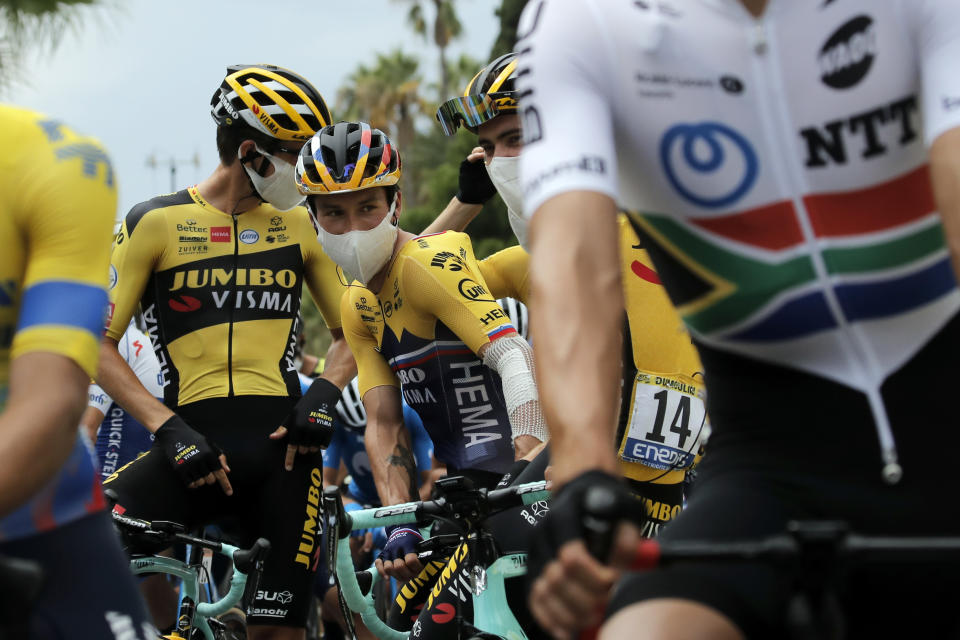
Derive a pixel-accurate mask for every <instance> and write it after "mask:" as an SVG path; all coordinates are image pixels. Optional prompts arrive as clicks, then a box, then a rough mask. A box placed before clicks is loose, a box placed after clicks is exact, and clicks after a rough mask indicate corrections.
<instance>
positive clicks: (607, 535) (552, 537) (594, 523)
mask: <svg viewBox="0 0 960 640" xmlns="http://www.w3.org/2000/svg"><path fill="white" fill-rule="evenodd" d="M644 517H645V514H644V511H643V506H642V505H641V503H640V501H639V500H637V498H636V497H635V496H634V495H633V494H632V493H631V492H630V490H629V489H628V488H627V486H626V485H625V484H624V483H623V480H622V479H621V478H618V477H616V476H612V475H610V474H608V473H605V472H603V471H599V470H593V471H587V472H586V473H583V474H581V475H579V476H577V477H576V478H574V479H573V480H571V481H570V482H568V483H567V484H565V485H563V487H561V488H560V491H558V492H557V493H556V494H555V495H554V496H553V497H552V498H551V499H550V512H549V513H548V514H547V515H546V517H545V518H544V519H543V520H542V521H541V522H540V524H539V525H537V527H536V528H535V529H534V531H533V540H531V542H530V553H529V555H528V558H527V593H529V591H530V587H531V586H532V585H533V582H534V581H535V580H536V579H537V577H539V575H540V573H541V572H542V571H543V569H544V568H545V567H546V566H547V564H549V563H550V562H551V561H552V560H553V559H554V558H556V557H557V553H558V552H559V550H560V547H562V546H563V545H564V544H566V543H567V542H569V541H571V540H575V539H578V538H579V539H581V540H583V541H584V543H585V544H586V545H587V549H588V550H589V551H590V553H592V554H593V555H594V556H595V557H597V558H599V559H600V560H606V559H607V556H608V555H609V554H610V547H611V546H612V544H613V532H614V529H615V528H616V525H617V523H619V522H623V521H627V522H633V523H634V524H636V525H637V526H638V527H642V526H643V521H644Z"/></svg>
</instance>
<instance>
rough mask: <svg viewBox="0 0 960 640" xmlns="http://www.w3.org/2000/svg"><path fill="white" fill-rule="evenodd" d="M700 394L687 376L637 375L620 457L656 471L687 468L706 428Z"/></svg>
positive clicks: (705, 414) (701, 389)
mask: <svg viewBox="0 0 960 640" xmlns="http://www.w3.org/2000/svg"><path fill="white" fill-rule="evenodd" d="M702 394H703V387H702V386H701V385H697V384H696V383H694V382H693V381H692V380H689V379H688V378H686V376H671V377H668V376H660V375H655V374H650V373H644V372H642V371H641V372H639V373H638V374H637V377H636V380H635V381H634V384H633V401H632V402H631V406H630V421H629V423H628V427H627V430H626V433H625V434H624V438H623V442H622V443H621V444H620V458H621V459H622V460H624V461H625V462H639V463H641V464H644V465H646V466H648V467H653V468H655V469H670V470H675V469H687V468H689V467H690V466H691V465H692V464H693V460H694V458H695V457H696V454H697V450H698V448H699V446H700V439H701V437H702V435H703V431H704V427H705V426H706V417H707V410H706V407H705V406H704V404H703V400H702V399H701V396H702Z"/></svg>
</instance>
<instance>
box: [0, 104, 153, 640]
mask: <svg viewBox="0 0 960 640" xmlns="http://www.w3.org/2000/svg"><path fill="white" fill-rule="evenodd" d="M0 138H2V139H3V141H4V156H3V159H2V160H0V194H2V195H0V246H2V247H3V249H2V250H0V459H2V460H3V465H2V469H0V593H2V594H3V595H2V599H0V637H4V638H6V637H11V638H13V637H17V638H23V637H29V638H39V637H42V638H48V637H58V638H67V637H69V638H82V639H91V640H92V639H94V638H112V637H114V635H113V634H114V633H116V634H117V636H118V637H119V636H120V635H121V630H123V634H125V635H124V637H129V638H143V639H147V638H152V637H156V631H155V630H153V629H152V628H151V625H149V623H148V621H149V618H148V617H147V615H146V612H145V610H144V607H143V604H142V602H140V600H139V598H138V597H137V590H136V587H135V586H134V583H133V580H132V578H131V576H130V572H129V570H128V569H127V566H126V558H125V557H124V555H123V553H122V551H121V549H120V545H119V544H118V543H117V540H116V536H115V535H114V533H113V527H112V524H111V523H110V518H109V517H108V516H107V513H106V511H105V510H104V506H105V502H104V499H103V494H102V492H101V491H100V484H99V481H98V479H97V473H96V470H95V465H94V462H93V459H92V457H91V452H90V447H89V443H85V442H83V441H82V439H81V435H80V433H79V432H78V425H79V421H80V415H81V413H82V411H83V408H84V405H85V404H86V393H87V391H86V390H87V385H88V383H89V380H90V376H91V375H92V374H93V373H94V371H95V370H96V364H97V343H98V336H99V333H100V330H101V328H102V322H103V313H104V310H105V308H106V303H107V295H106V284H107V279H106V275H107V263H108V256H109V251H110V249H109V245H110V227H111V224H112V220H113V216H114V212H115V209H116V185H115V182H114V174H113V169H112V167H111V165H110V159H109V157H108V156H107V154H106V152H105V151H104V150H103V148H102V147H101V146H100V145H99V144H98V143H97V142H96V141H95V140H93V139H91V138H87V137H84V136H81V135H78V134H77V133H75V132H73V131H72V130H70V129H69V128H68V127H66V126H65V125H63V124H61V123H60V122H58V121H57V120H53V119H50V118H47V117H45V116H42V115H40V114H38V113H34V112H32V111H27V110H23V109H18V108H16V107H11V106H0ZM51 391H52V392H51ZM4 556H6V557H12V558H23V559H27V560H31V561H34V562H36V563H38V564H39V565H40V567H41V568H42V570H43V574H44V575H43V582H42V587H41V590H40V591H39V594H38V595H37V596H36V602H34V603H26V604H27V606H32V611H30V610H29V609H24V608H22V607H23V603H21V604H19V605H16V604H15V603H16V602H17V600H18V596H19V595H22V594H23V593H24V592H26V591H28V590H29V589H30V587H29V585H28V584H26V583H24V582H18V583H17V584H9V583H6V584H5V578H4V577H3V576H4V575H5V565H4V562H3V560H2V558H3V557H4ZM11 607H16V608H15V609H11ZM11 625H19V627H18V628H13V627H12V626H11ZM151 634H152V635H151Z"/></svg>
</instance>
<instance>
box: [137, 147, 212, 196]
mask: <svg viewBox="0 0 960 640" xmlns="http://www.w3.org/2000/svg"><path fill="white" fill-rule="evenodd" d="M146 164H147V166H148V167H150V168H151V169H153V170H154V171H156V170H157V169H159V168H160V162H159V161H158V159H157V154H156V153H151V154H150V155H149V156H147V162H146ZM187 164H190V165H193V167H194V169H199V168H200V154H199V153H196V152H194V154H193V157H191V158H181V159H177V158H176V157H174V156H172V155H171V156H170V160H169V166H170V193H174V192H175V191H176V190H177V167H178V166H180V165H187Z"/></svg>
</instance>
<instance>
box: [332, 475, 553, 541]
mask: <svg viewBox="0 0 960 640" xmlns="http://www.w3.org/2000/svg"><path fill="white" fill-rule="evenodd" d="M546 487H547V483H546V482H544V481H540V482H530V483H527V484H521V485H517V486H515V487H506V488H504V489H494V490H492V491H487V490H486V489H472V488H470V489H465V490H461V491H459V492H458V494H454V495H451V496H449V497H446V496H443V497H440V498H437V499H436V500H423V501H417V502H404V503H402V504H395V505H391V506H389V507H377V508H374V509H361V510H359V511H351V512H350V513H345V512H344V511H343V509H342V503H341V507H340V508H339V510H338V511H337V522H338V523H339V526H338V527H337V530H338V533H339V537H340V538H345V537H349V535H350V532H351V531H353V530H354V529H371V528H376V527H385V526H390V525H395V524H425V523H427V522H429V521H432V520H436V519H443V518H448V519H449V518H451V517H453V518H458V517H459V516H458V514H460V515H467V516H472V517H473V518H477V517H486V516H489V515H491V514H493V513H496V512H498V511H503V510H504V509H509V508H511V507H516V506H520V505H525V504H532V503H534V502H537V501H539V500H546V499H547V498H549V497H550V492H549V491H547V488H546ZM334 491H335V488H330V489H327V490H325V491H324V495H325V496H326V495H328V493H327V492H331V493H330V495H332V493H333V492H334ZM464 498H465V499H468V500H472V501H474V502H475V503H476V504H472V503H471V504H467V505H462V504H460V502H459V501H460V500H461V499H464ZM336 499H337V500H339V494H337V496H336Z"/></svg>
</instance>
